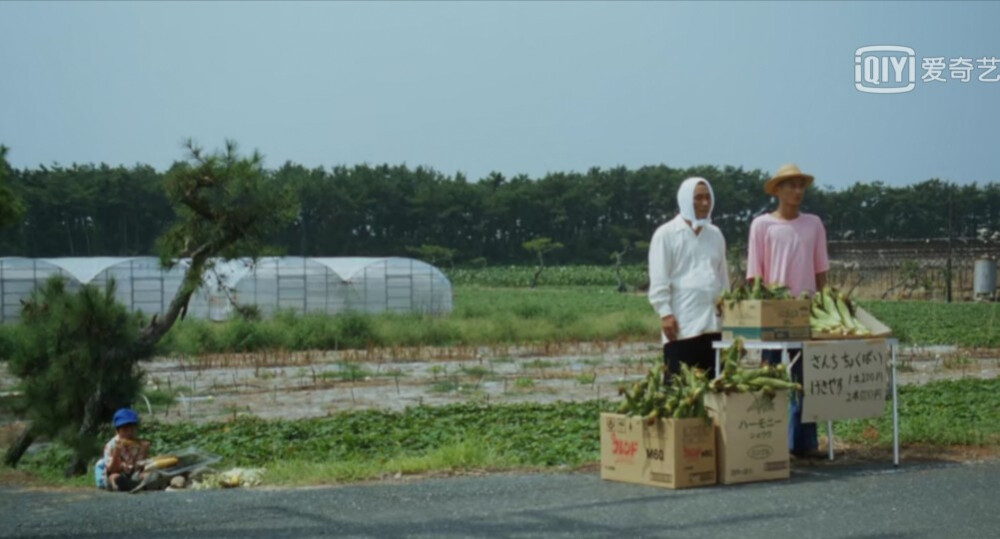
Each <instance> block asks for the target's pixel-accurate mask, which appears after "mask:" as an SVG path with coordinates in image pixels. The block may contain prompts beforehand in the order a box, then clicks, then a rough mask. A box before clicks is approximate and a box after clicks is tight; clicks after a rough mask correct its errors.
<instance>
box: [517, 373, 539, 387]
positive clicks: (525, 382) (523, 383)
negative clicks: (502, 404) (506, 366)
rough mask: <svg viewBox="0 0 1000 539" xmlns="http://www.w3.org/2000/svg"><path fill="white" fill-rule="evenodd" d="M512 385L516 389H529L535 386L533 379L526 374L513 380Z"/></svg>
mask: <svg viewBox="0 0 1000 539" xmlns="http://www.w3.org/2000/svg"><path fill="white" fill-rule="evenodd" d="M514 387H515V388H517V389H531V388H533V387H535V381H534V380H533V379H531V378H528V377H526V376H524V377H521V378H518V379H517V380H514Z"/></svg>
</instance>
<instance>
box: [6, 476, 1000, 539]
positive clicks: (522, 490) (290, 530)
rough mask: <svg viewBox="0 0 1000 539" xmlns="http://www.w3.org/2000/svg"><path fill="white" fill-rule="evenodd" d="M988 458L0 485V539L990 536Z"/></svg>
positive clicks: (999, 505)
mask: <svg viewBox="0 0 1000 539" xmlns="http://www.w3.org/2000/svg"><path fill="white" fill-rule="evenodd" d="M998 487H1000V461H989V462H980V463H974V464H931V465H928V464H924V465H905V464H904V466H903V467H901V468H900V469H898V470H893V469H892V468H887V467H885V466H878V467H872V466H868V467H861V466H854V467H849V468H848V467H836V468H825V467H817V468H808V469H804V470H802V469H798V470H796V471H795V472H794V473H793V477H792V479H791V480H790V481H784V482H777V483H756V484H747V485H742V486H734V487H721V486H719V487H711V488H701V489H692V490H683V491H669V490H662V489H657V488H651V487H641V486H635V485H627V484H621V483H611V482H602V481H601V480H600V479H599V478H598V477H597V475H596V474H552V475H494V476H487V477H463V478H451V479H431V480H419V481H412V482H401V483H399V482H397V483H379V484H368V485H356V486H349V487H339V488H312V489H295V490H262V489H257V490H231V491H198V492H191V491H185V492H164V493H146V494H141V495H134V496H129V495H124V494H110V493H100V492H89V491H84V492H41V491H25V490H10V489H3V490H0V523H2V524H0V536H4V537H7V536H31V537H38V536H65V535H76V536H82V537H88V536H89V537H100V538H106V537H109V536H111V535H113V534H116V533H121V532H123V531H129V532H132V535H133V536H134V537H303V536H322V535H336V536H358V537H361V536H367V537H412V536H423V537H466V536H494V537H560V536H562V537H630V536H660V537H667V536H669V537H685V538H693V537H712V538H716V537H740V538H742V539H751V538H755V537H761V538H778V537H890V538H903V537H963V538H964V537H998V536H1000V532H998V531H997V530H1000V488H998Z"/></svg>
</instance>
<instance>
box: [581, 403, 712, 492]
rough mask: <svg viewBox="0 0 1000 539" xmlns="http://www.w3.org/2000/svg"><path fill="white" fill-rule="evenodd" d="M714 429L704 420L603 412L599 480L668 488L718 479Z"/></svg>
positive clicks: (700, 483)
mask: <svg viewBox="0 0 1000 539" xmlns="http://www.w3.org/2000/svg"><path fill="white" fill-rule="evenodd" d="M715 466H716V451H715V429H714V428H713V425H712V423H711V422H709V421H706V420H705V419H700V418H689V419H658V420H657V421H656V423H654V424H653V425H651V426H647V425H646V422H645V420H644V419H643V418H641V417H630V416H626V415H621V414H608V413H605V414H601V479H609V480H612V481H623V482H626V483H638V484H641V485H651V486H654V487H665V488H673V489H680V488H690V487H700V486H705V485H714V484H715V483H716V470H715Z"/></svg>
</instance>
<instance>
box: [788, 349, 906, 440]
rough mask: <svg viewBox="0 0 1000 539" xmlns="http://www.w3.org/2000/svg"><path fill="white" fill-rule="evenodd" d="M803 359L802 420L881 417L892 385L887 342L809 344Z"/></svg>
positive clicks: (803, 353) (803, 351)
mask: <svg viewBox="0 0 1000 539" xmlns="http://www.w3.org/2000/svg"><path fill="white" fill-rule="evenodd" d="M802 357H803V359H802V361H803V362H804V363H803V366H802V367H803V369H802V375H803V376H802V377H803V381H802V390H803V392H804V393H805V398H803V399H802V421H805V422H815V421H829V420H834V419H852V418H864V417H879V416H881V415H882V413H883V412H884V410H885V393H886V387H888V382H889V377H888V375H887V373H886V365H887V364H888V362H889V347H888V345H887V344H886V342H885V339H870V340H857V341H853V340H852V341H813V342H807V343H805V345H804V348H803V350H802Z"/></svg>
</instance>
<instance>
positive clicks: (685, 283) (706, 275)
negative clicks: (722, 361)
mask: <svg viewBox="0 0 1000 539" xmlns="http://www.w3.org/2000/svg"><path fill="white" fill-rule="evenodd" d="M727 288H729V268H728V266H727V264H726V239H725V238H724V237H723V236H722V231H721V230H719V227H717V226H715V225H712V224H708V225H705V226H704V227H702V229H701V232H700V233H698V234H695V233H694V230H692V229H691V227H690V226H688V224H687V223H686V222H685V221H684V219H683V218H682V217H681V216H680V215H678V216H677V217H675V218H673V219H672V220H670V221H668V222H667V223H665V224H663V225H661V226H660V227H659V228H658V229H656V232H655V233H654V234H653V239H652V241H650V243H649V302H650V303H651V304H652V305H653V309H654V310H655V311H656V313H657V314H658V315H659V316H660V318H663V317H665V316H668V315H671V314H672V315H674V317H675V318H676V319H677V326H678V329H679V331H678V333H677V340H683V339H690V338H692V337H697V336H699V335H702V334H704V333H714V332H717V331H719V330H720V329H721V327H722V321H721V319H720V318H719V317H718V316H716V313H715V301H716V299H717V298H718V297H719V295H720V294H722V291H723V290H726V289H727ZM663 342H664V343H666V342H667V336H666V335H663Z"/></svg>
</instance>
